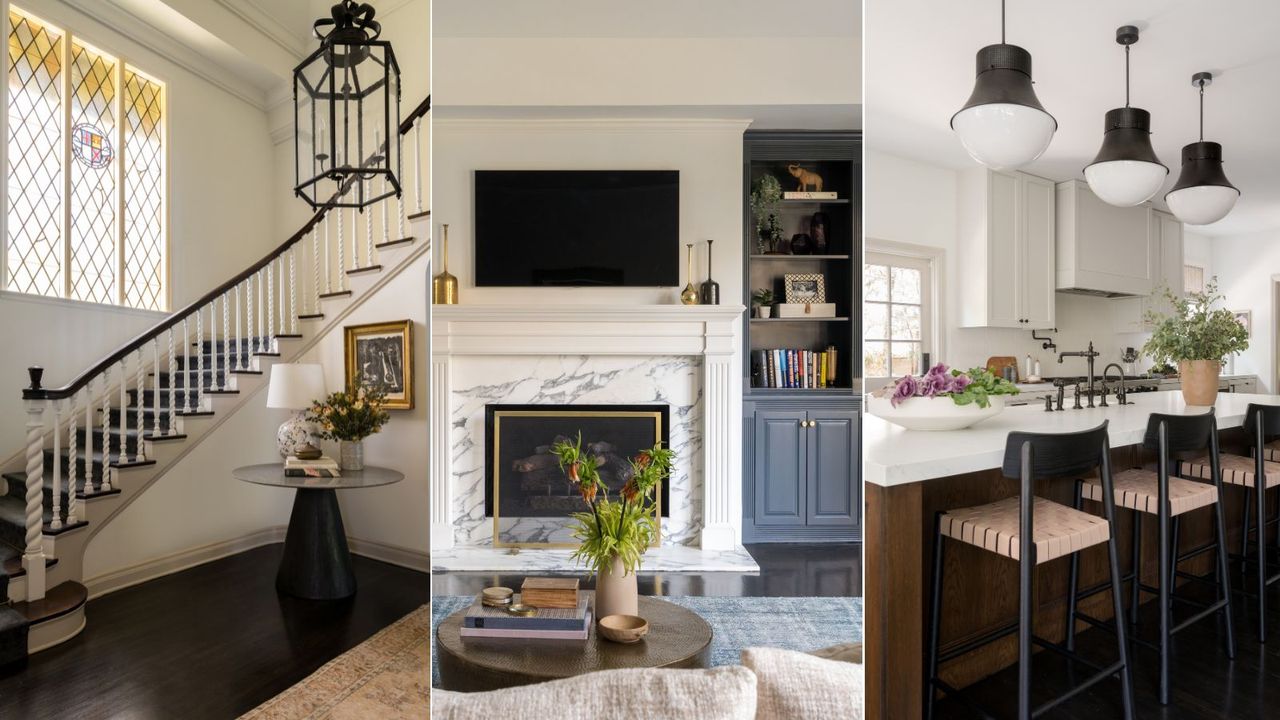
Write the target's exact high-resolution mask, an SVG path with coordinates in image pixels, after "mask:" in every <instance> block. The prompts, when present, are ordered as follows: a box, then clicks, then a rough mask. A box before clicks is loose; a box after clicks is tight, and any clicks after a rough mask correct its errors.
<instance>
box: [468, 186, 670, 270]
mask: <svg viewBox="0 0 1280 720" xmlns="http://www.w3.org/2000/svg"><path fill="white" fill-rule="evenodd" d="M474 257H475V274H476V276H475V282H476V285H477V286H480V287H539V286H542V287H546V286H561V287H609V286H629V287H675V286H676V285H678V284H679V282H680V171H678V170H477V171H476V173H475V256H474Z"/></svg>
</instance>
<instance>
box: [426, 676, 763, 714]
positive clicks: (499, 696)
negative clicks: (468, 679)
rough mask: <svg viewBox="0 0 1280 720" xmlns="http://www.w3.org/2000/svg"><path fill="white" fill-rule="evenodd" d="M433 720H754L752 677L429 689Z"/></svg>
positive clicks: (600, 679)
mask: <svg viewBox="0 0 1280 720" xmlns="http://www.w3.org/2000/svg"><path fill="white" fill-rule="evenodd" d="M431 717H432V718H433V720H440V719H441V718H443V720H499V719H502V718H536V719H537V720H600V719H601V718H609V719H610V720H691V719H692V718H697V720H754V718H755V717H756V678H755V675H753V674H752V673H751V671H750V670H748V669H746V668H744V667H740V666H736V665H735V666H731V667H718V668H713V669H711V670H659V669H642V670H604V671H601V672H595V673H590V674H587V675H579V676H577V677H572V678H567V679H564V680H552V681H551V682H545V683H539V684H537V685H523V686H521V687H513V688H505V689H503V690H494V691H491V692H483V693H458V692H449V691H446V690H433V691H432V693H431Z"/></svg>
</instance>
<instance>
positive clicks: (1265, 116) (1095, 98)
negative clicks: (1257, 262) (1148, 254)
mask: <svg viewBox="0 0 1280 720" xmlns="http://www.w3.org/2000/svg"><path fill="white" fill-rule="evenodd" d="M437 2H439V0H437ZM1121 25H1137V26H1138V27H1139V28H1140V29H1141V31H1142V37H1141V40H1140V41H1139V42H1138V44H1137V45H1135V46H1133V50H1132V51H1131V52H1132V104H1133V105H1134V106H1136V107H1142V108H1145V109H1147V110H1149V111H1150V112H1151V114H1152V122H1151V124H1152V145H1153V146H1154V148H1155V150H1156V153H1157V154H1158V155H1159V156H1160V159H1161V161H1162V162H1163V163H1164V164H1165V165H1167V166H1168V167H1169V170H1170V173H1169V178H1168V180H1167V181H1166V183H1165V187H1164V189H1163V190H1162V191H1161V192H1160V193H1158V194H1157V199H1159V198H1160V197H1162V196H1163V194H1164V193H1165V192H1168V190H1169V189H1170V188H1172V187H1173V183H1174V182H1175V180H1176V179H1177V175H1178V166H1179V163H1180V150H1181V148H1182V146H1183V145H1185V144H1187V143H1190V142H1194V141H1195V140H1196V139H1197V132H1198V131H1197V103H1198V99H1197V93H1196V90H1195V88H1193V87H1192V86H1191V75H1192V74H1193V73H1195V72H1197V71H1200V70H1210V71H1212V72H1213V73H1214V75H1215V82H1214V83H1213V85H1212V86H1211V87H1209V88H1208V89H1207V90H1206V91H1205V139H1206V140H1213V141H1216V142H1219V143H1222V146H1223V154H1224V158H1225V168H1226V172H1227V177H1228V178H1229V179H1230V180H1231V182H1232V184H1234V185H1235V186H1236V187H1238V188H1240V190H1241V193H1242V194H1241V198H1240V202H1239V204H1237V206H1236V209H1235V210H1234V211H1233V212H1232V213H1231V214H1230V215H1228V216H1227V217H1226V218H1225V219H1224V220H1222V221H1219V222H1217V223H1215V224H1213V225H1208V226H1204V227H1203V228H1200V229H1198V230H1197V231H1198V232H1203V233H1204V234H1207V235H1210V236H1222V235H1230V234H1239V233H1247V232H1256V231H1260V230H1268V229H1274V228H1278V227H1280V172H1277V169H1276V167H1275V165H1276V163H1277V162H1278V161H1280V132H1277V131H1276V127H1277V122H1278V121H1280V93H1277V92H1276V80H1275V78H1276V77H1278V76H1280V2H1257V1H1251V0H1217V1H1215V2H1211V3H1210V2H1204V1H1203V0H1126V1H1125V2H1115V0H1073V2H1069V3H1064V2H1061V1H1060V0H1009V2H1008V42H1010V43H1012V44H1015V45H1020V46H1022V47H1024V48H1026V49H1027V50H1028V51H1030V52H1031V54H1032V57H1033V59H1034V66H1033V74H1034V78H1035V82H1036V93H1037V94H1038V95H1039V97H1040V101H1041V103H1043V104H1044V106H1045V108H1046V109H1048V110H1049V112H1050V113H1051V114H1053V116H1054V117H1056V118H1057V120H1058V132H1057V135H1056V136H1055V137H1054V139H1053V143H1052V144H1051V145H1050V146H1049V149H1048V151H1047V152H1046V153H1045V154H1044V156H1043V157H1041V158H1040V159H1039V160H1037V161H1036V162H1035V163H1033V164H1032V165H1030V166H1028V167H1026V168H1024V169H1025V170H1026V171H1028V172H1031V173H1033V174H1036V175H1040V176H1043V177H1046V178H1050V179H1053V180H1059V181H1060V180H1066V179H1070V178H1081V179H1083V177H1084V175H1083V172H1082V168H1083V167H1084V166H1085V165H1087V164H1088V163H1089V162H1090V161H1091V160H1092V159H1093V156H1094V155H1095V154H1096V153H1097V151H1098V146H1099V145H1100V143H1101V141H1102V119H1103V114H1104V113H1105V112H1106V111H1107V110H1108V109H1110V108H1113V107H1120V106H1123V104H1124V51H1123V50H1122V49H1121V47H1120V46H1119V45H1117V44H1116V43H1115V30H1116V28H1117V27H1119V26H1121ZM866 28H867V36H866V39H865V41H864V42H865V56H864V65H865V74H864V83H865V94H864V97H863V103H864V114H865V131H866V133H867V135H866V137H867V143H868V146H869V147H870V148H872V149H875V150H882V151H884V152H888V153H892V154H895V155H901V156H905V157H910V158H915V159H918V160H921V161H924V162H928V163H932V164H935V165H942V166H945V167H951V168H967V167H973V164H974V163H973V160H972V159H970V158H969V156H968V155H967V154H966V153H965V152H964V150H963V149H962V148H961V147H960V143H959V141H958V140H957V139H956V138H955V136H954V134H953V133H952V132H951V130H950V128H949V126H948V122H949V120H950V118H951V115H952V114H953V113H955V111H956V110H958V109H959V108H960V106H961V105H963V104H964V101H965V100H966V99H967V98H968V96H969V93H970V91H971V90H972V88H973V75H974V53H975V52H976V51H977V50H978V48H980V47H981V46H983V45H987V44H991V43H997V42H999V41H1000V4H999V2H998V0H981V1H980V2H979V1H974V0H966V1H965V2H957V1H956V0H892V1H890V0H868V1H867V3H866ZM868 181H869V182H874V178H869V179H868Z"/></svg>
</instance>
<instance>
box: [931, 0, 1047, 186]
mask: <svg viewBox="0 0 1280 720" xmlns="http://www.w3.org/2000/svg"><path fill="white" fill-rule="evenodd" d="M951 129H952V130H955V131H956V134H957V135H959V136H960V142H961V144H963V145H964V149H965V150H967V151H968V152H969V155H971V156H972V157H973V159H974V160H977V161H978V162H980V163H982V164H983V165H986V166H988V167H991V168H995V169H997V170H998V169H1002V168H1016V167H1019V166H1021V165H1026V164H1027V163H1029V162H1031V161H1032V160H1035V159H1036V158H1038V157H1040V155H1041V154H1042V153H1043V152H1044V151H1045V150H1046V149H1047V148H1048V147H1049V141H1050V140H1052V139H1053V133H1054V132H1055V131H1056V130H1057V129H1058V121H1057V120H1054V119H1053V116H1052V115H1050V114H1049V113H1048V111H1046V110H1045V109H1044V107H1043V106H1042V105H1041V104H1040V100H1039V98H1037V97H1036V91H1035V88H1033V87H1032V86H1031V53H1029V52H1027V51H1026V50H1024V49H1022V48H1020V47H1018V46H1017V45H1008V44H1006V43H1005V41H1004V0H1000V44H998V45H988V46H986V47H984V48H982V49H981V50H979V51H978V68H977V79H976V80H975V81H974V85H973V94H972V95H970V96H969V101H968V102H966V103H965V104H964V107H963V108H960V111H959V112H957V113H956V114H955V115H953V116H951Z"/></svg>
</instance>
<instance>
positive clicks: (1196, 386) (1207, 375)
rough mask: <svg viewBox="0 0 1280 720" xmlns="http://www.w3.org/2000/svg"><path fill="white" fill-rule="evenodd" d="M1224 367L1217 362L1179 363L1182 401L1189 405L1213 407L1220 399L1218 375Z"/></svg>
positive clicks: (1194, 361) (1186, 361)
mask: <svg viewBox="0 0 1280 720" xmlns="http://www.w3.org/2000/svg"><path fill="white" fill-rule="evenodd" d="M1221 372H1222V365H1221V364H1220V363H1219V362H1217V361H1216V360H1183V361H1181V362H1179V363H1178V375H1179V377H1181V378H1182V399H1183V400H1185V401H1186V402H1187V404H1188V405H1202V406H1208V405H1213V403H1214V401H1216V400H1217V399H1218V375H1219V373H1221Z"/></svg>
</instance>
